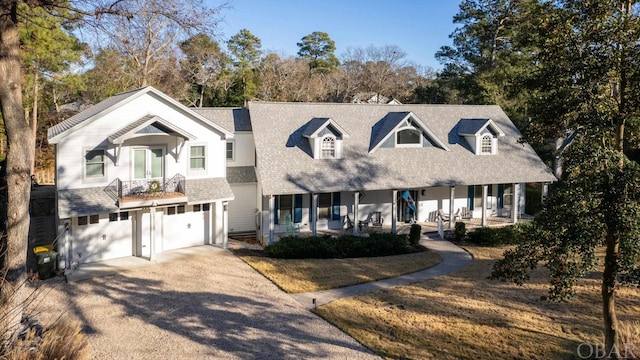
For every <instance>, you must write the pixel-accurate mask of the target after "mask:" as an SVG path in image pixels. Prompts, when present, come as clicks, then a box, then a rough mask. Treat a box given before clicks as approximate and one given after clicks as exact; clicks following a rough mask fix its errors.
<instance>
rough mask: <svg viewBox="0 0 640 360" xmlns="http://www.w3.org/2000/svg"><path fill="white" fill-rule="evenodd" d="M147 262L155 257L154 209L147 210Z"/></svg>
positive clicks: (152, 207) (153, 207)
mask: <svg viewBox="0 0 640 360" xmlns="http://www.w3.org/2000/svg"><path fill="white" fill-rule="evenodd" d="M149 237H150V238H151V239H150V241H149V261H153V260H154V257H155V255H156V207H155V206H151V207H150V208H149Z"/></svg>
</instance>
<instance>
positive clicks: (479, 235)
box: [469, 224, 531, 246]
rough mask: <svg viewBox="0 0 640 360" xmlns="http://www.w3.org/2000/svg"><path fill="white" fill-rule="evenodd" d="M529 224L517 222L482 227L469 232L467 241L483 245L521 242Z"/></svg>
mask: <svg viewBox="0 0 640 360" xmlns="http://www.w3.org/2000/svg"><path fill="white" fill-rule="evenodd" d="M530 226H531V225H529V224H518V225H510V226H505V227H499V228H489V227H482V228H478V229H475V230H474V231H471V232H469V241H470V242H472V243H474V244H478V245H483V246H498V245H517V244H522V243H523V242H524V241H525V240H526V234H527V233H528V232H529V229H530Z"/></svg>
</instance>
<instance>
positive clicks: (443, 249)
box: [291, 234, 473, 309]
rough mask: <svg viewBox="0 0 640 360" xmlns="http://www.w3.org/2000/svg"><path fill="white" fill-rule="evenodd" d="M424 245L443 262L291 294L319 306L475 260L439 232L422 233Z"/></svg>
mask: <svg viewBox="0 0 640 360" xmlns="http://www.w3.org/2000/svg"><path fill="white" fill-rule="evenodd" d="M420 245H423V246H425V247H426V248H428V249H429V250H432V251H435V252H436V253H438V254H439V255H440V257H441V258H442V262H441V263H440V264H438V265H436V266H433V267H430V268H428V269H424V270H421V271H417V272H414V273H411V274H407V275H402V276H398V277H394V278H389V279H384V280H379V281H372V282H368V283H364V284H358V285H353V286H345V287H342V288H337V289H330V290H324V291H316V292H308V293H301V294H292V295H291V296H292V297H293V298H294V299H296V300H297V301H298V302H299V303H300V304H302V305H303V306H304V307H306V308H307V309H313V308H314V307H315V306H320V305H324V304H327V303H329V302H331V301H334V300H338V299H340V298H344V297H349V296H356V295H362V294H365V293H368V292H372V291H376V290H380V289H387V288H390V287H392V286H398V285H404V284H411V283H414V282H418V281H423V280H428V279H432V278H434V277H437V276H442V275H447V274H450V273H453V272H455V271H458V270H460V269H462V268H464V267H465V266H467V264H469V263H470V262H471V261H472V260H473V258H472V257H471V255H470V254H469V253H468V252H466V251H465V250H463V249H462V248H460V247H458V246H456V245H454V244H452V243H451V242H449V241H446V240H441V239H440V238H438V235H437V234H426V235H422V238H421V239H420ZM314 299H315V304H314Z"/></svg>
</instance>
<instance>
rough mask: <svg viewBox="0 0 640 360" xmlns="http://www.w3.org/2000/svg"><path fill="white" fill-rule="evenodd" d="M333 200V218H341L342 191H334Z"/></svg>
mask: <svg viewBox="0 0 640 360" xmlns="http://www.w3.org/2000/svg"><path fill="white" fill-rule="evenodd" d="M331 200H332V202H333V204H331V205H332V206H333V210H332V211H331V213H332V214H333V220H340V193H339V192H334V193H333V196H332V197H331Z"/></svg>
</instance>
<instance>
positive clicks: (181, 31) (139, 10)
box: [97, 0, 224, 87]
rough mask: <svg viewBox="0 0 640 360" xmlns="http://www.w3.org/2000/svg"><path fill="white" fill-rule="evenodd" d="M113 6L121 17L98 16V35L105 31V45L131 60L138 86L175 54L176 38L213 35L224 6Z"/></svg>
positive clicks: (164, 1)
mask: <svg viewBox="0 0 640 360" xmlns="http://www.w3.org/2000/svg"><path fill="white" fill-rule="evenodd" d="M116 6H117V8H118V9H119V11H121V13H122V14H124V16H112V17H105V18H103V19H101V21H100V22H99V23H98V24H97V25H98V28H99V29H101V30H102V31H101V32H100V33H99V34H98V36H100V37H102V36H103V35H105V34H106V35H107V38H108V45H109V46H111V47H113V48H115V49H117V50H118V51H120V52H121V53H122V54H123V55H125V56H126V57H127V58H129V59H130V60H131V61H132V63H133V65H134V68H133V72H134V74H136V77H137V82H138V83H137V85H138V86H140V87H142V86H147V85H149V84H150V81H152V80H151V79H152V76H153V75H154V74H157V72H159V71H160V70H161V69H162V64H163V63H164V62H166V61H167V59H169V58H170V57H171V56H173V55H174V54H175V53H176V49H175V45H176V43H177V41H178V40H180V39H184V38H186V37H188V36H189V35H192V34H194V33H196V32H199V33H203V34H207V35H213V33H214V30H215V28H216V26H217V23H218V17H217V15H218V12H219V11H220V10H221V9H222V8H223V7H224V5H222V6H220V7H218V8H209V7H207V6H205V5H204V4H203V3H202V1H201V0H127V1H120V2H117V4H116Z"/></svg>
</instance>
